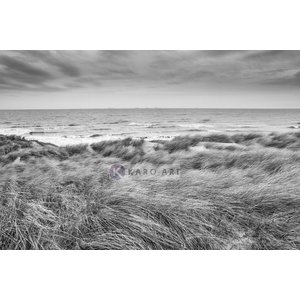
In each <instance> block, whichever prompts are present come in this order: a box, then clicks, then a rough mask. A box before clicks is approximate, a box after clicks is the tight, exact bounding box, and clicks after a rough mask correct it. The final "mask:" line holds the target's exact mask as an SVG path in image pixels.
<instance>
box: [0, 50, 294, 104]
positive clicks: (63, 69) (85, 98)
mask: <svg viewBox="0 0 300 300" xmlns="http://www.w3.org/2000/svg"><path fill="white" fill-rule="evenodd" d="M135 107H199V108H300V51H0V109H32V108H36V109H39V108H45V109H47V108H135Z"/></svg>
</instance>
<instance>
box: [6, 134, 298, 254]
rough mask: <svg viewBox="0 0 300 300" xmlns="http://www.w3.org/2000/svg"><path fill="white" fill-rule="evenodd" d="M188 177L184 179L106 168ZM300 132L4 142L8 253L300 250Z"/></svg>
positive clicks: (11, 138)
mask: <svg viewBox="0 0 300 300" xmlns="http://www.w3.org/2000/svg"><path fill="white" fill-rule="evenodd" d="M114 163H121V164H122V165H124V166H125V167H126V169H129V168H132V169H148V170H149V169H157V170H164V169H170V168H174V169H180V170H181V171H180V175H179V176H171V175H166V176H160V175H154V176H150V175H147V176H139V175H132V176H129V175H125V176H124V177H123V178H122V179H120V180H115V181H114V180H112V179H110V178H109V176H108V169H109V168H110V166H111V165H112V164H114ZM299 183H300V132H296V131H295V132H291V133H285V134H275V133H274V134H269V135H261V134H238V135H223V134H222V135H220V134H218V135H216V134H214V135H209V136H204V135H198V136H180V137H176V138H174V139H173V140H171V141H152V142H145V141H143V140H133V139H131V138H127V139H125V140H120V141H105V142H99V143H95V144H92V145H90V146H88V145H76V146H68V147H57V146H54V145H51V144H45V143H41V142H38V141H27V140H25V139H23V138H20V137H17V136H0V191H1V194H0V249H299V248H300V184H299Z"/></svg>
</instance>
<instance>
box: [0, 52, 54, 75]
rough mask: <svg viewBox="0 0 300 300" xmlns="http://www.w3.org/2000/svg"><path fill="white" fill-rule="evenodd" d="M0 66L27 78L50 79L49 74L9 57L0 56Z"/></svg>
mask: <svg viewBox="0 0 300 300" xmlns="http://www.w3.org/2000/svg"><path fill="white" fill-rule="evenodd" d="M0 64H2V65H3V66H6V67H7V68H8V69H9V71H11V70H14V71H17V72H21V73H23V74H25V75H29V76H37V77H45V78H49V77H51V76H50V74H49V73H48V72H46V71H44V70H42V69H39V68H36V67H33V66H32V65H30V64H27V63H24V62H22V61H19V60H18V59H15V58H12V57H9V56H5V55H4V56H0Z"/></svg>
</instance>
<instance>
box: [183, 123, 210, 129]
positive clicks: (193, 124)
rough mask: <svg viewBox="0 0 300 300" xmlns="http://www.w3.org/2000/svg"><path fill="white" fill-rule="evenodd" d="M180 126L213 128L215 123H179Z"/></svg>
mask: <svg viewBox="0 0 300 300" xmlns="http://www.w3.org/2000/svg"><path fill="white" fill-rule="evenodd" d="M178 126H179V127H186V128H202V127H204V128H212V127H214V126H213V125H208V124H203V123H189V124H178Z"/></svg>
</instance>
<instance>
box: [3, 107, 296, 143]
mask: <svg viewBox="0 0 300 300" xmlns="http://www.w3.org/2000/svg"><path fill="white" fill-rule="evenodd" d="M299 126H300V109H286V110H281V109H84V110H0V134H6V135H8V134H16V135H21V136H24V137H26V138H28V139H37V140H40V141H43V142H49V143H53V144H57V145H67V144H76V143H92V142H96V141H100V140H108V139H120V138H125V137H128V136H130V137H134V138H139V137H142V138H145V139H169V138H171V137H174V136H176V135H187V134H189V135H192V134H199V133H200V134H208V133H239V132H273V131H276V132H284V131H295V130H300V129H299Z"/></svg>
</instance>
